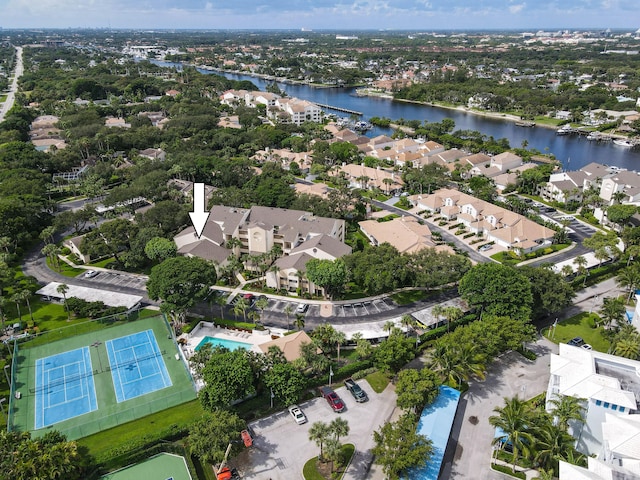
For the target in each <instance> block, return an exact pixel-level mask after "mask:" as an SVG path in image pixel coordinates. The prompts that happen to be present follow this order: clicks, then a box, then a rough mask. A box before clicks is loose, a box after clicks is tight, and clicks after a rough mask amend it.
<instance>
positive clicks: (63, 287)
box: [56, 283, 71, 322]
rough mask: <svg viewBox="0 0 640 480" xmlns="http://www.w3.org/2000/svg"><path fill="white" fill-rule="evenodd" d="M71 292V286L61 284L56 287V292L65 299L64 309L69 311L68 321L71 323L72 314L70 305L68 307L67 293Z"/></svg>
mask: <svg viewBox="0 0 640 480" xmlns="http://www.w3.org/2000/svg"><path fill="white" fill-rule="evenodd" d="M68 291H69V285H67V284H65V283H61V284H60V285H58V286H57V287H56V292H58V293H60V294H61V295H62V298H63V299H64V308H65V309H66V310H67V321H68V322H70V321H71V312H69V305H67V292H68Z"/></svg>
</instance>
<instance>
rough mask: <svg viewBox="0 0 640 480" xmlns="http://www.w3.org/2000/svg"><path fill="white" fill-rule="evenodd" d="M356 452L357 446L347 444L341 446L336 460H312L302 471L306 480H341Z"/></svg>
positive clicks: (317, 458)
mask: <svg viewBox="0 0 640 480" xmlns="http://www.w3.org/2000/svg"><path fill="white" fill-rule="evenodd" d="M355 451H356V447H355V445H353V444H352V443H347V444H345V445H341V446H340V451H339V452H337V457H336V459H335V460H329V459H321V458H320V457H313V458H310V459H309V461H307V463H305V464H304V469H303V470H302V474H303V476H304V478H305V480H334V479H336V480H339V479H341V478H342V477H343V476H344V472H345V471H346V470H347V467H348V466H349V464H350V463H351V459H352V458H353V454H354V453H355Z"/></svg>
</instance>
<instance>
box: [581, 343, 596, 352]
mask: <svg viewBox="0 0 640 480" xmlns="http://www.w3.org/2000/svg"><path fill="white" fill-rule="evenodd" d="M580 348H584V349H585V350H593V347H592V346H591V345H589V344H588V343H585V344H584V345H580Z"/></svg>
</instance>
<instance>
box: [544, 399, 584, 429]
mask: <svg viewBox="0 0 640 480" xmlns="http://www.w3.org/2000/svg"><path fill="white" fill-rule="evenodd" d="M584 401H585V400H584V399H583V398H576V397H572V396H570V395H560V396H559V397H556V398H554V399H552V400H551V401H550V402H549V403H551V405H553V410H552V412H551V413H552V414H553V416H554V417H555V419H556V424H557V425H558V426H559V427H560V428H561V429H563V430H564V431H565V432H566V431H567V430H568V429H569V422H570V421H571V420H575V421H578V422H582V423H584V413H585V407H584Z"/></svg>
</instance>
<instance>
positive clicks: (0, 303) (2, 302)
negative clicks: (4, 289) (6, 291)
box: [0, 295, 7, 328]
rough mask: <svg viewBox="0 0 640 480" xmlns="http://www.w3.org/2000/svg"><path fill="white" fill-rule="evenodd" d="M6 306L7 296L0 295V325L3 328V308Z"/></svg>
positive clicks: (5, 316) (4, 315)
mask: <svg viewBox="0 0 640 480" xmlns="http://www.w3.org/2000/svg"><path fill="white" fill-rule="evenodd" d="M6 306H7V298H6V297H3V296H2V295H0V325H2V328H4V324H5V322H6V321H7V315H6V314H5V308H6Z"/></svg>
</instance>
